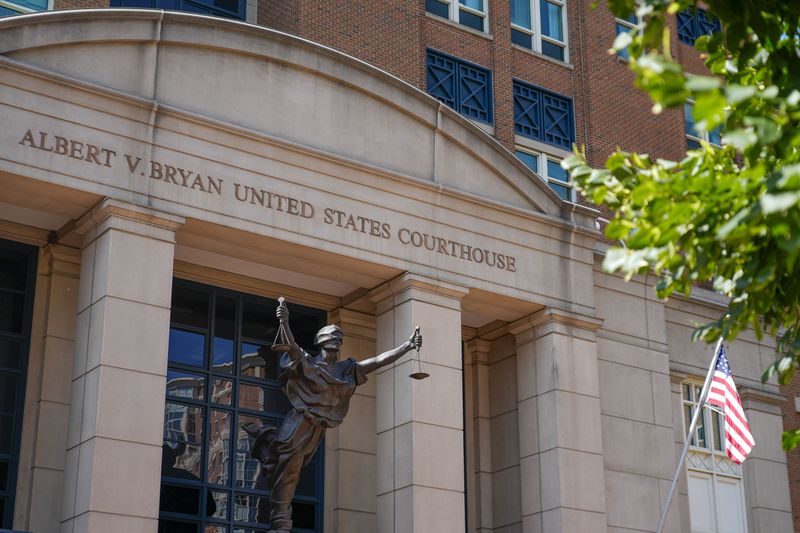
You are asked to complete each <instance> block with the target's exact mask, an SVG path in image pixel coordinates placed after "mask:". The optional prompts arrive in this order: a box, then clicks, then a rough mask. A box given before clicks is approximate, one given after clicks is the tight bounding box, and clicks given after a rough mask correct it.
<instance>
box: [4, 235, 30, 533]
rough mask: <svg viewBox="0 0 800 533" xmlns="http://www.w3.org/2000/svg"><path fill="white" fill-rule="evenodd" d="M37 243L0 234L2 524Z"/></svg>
mask: <svg viewBox="0 0 800 533" xmlns="http://www.w3.org/2000/svg"><path fill="white" fill-rule="evenodd" d="M37 253H38V249H37V248H35V247H33V246H28V245H23V244H18V243H14V242H11V241H5V240H0V528H4V529H5V528H7V529H11V525H12V522H13V519H14V496H15V494H16V488H17V471H18V467H19V446H20V434H21V432H22V408H23V403H24V399H25V377H26V371H27V366H28V348H29V345H30V336H31V317H32V312H33V290H34V284H35V282H36V258H37Z"/></svg>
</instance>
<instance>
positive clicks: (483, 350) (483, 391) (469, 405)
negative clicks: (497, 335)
mask: <svg viewBox="0 0 800 533" xmlns="http://www.w3.org/2000/svg"><path fill="white" fill-rule="evenodd" d="M491 347H492V343H491V342H489V341H486V340H483V339H472V340H470V341H468V342H467V343H466V346H465V348H466V349H465V350H464V356H465V357H464V359H465V365H464V387H465V389H466V390H465V394H464V399H465V402H464V403H465V405H464V408H465V409H466V412H467V416H466V418H465V421H466V428H465V431H466V437H467V438H466V442H467V455H466V462H467V464H466V467H467V487H466V489H467V531H475V532H477V533H484V532H489V531H491V530H492V527H493V521H492V447H491V444H492V440H491V422H492V420H491V412H490V410H489V350H490V349H491Z"/></svg>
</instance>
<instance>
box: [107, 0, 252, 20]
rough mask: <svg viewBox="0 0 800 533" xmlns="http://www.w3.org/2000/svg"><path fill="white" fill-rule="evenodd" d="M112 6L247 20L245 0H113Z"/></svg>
mask: <svg viewBox="0 0 800 533" xmlns="http://www.w3.org/2000/svg"><path fill="white" fill-rule="evenodd" d="M111 7H135V8H143V9H148V8H149V9H170V10H173V11H188V12H189V13H201V14H203V15H213V16H216V17H224V18H232V19H238V20H245V0H111Z"/></svg>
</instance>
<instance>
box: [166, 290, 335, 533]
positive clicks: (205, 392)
mask: <svg viewBox="0 0 800 533" xmlns="http://www.w3.org/2000/svg"><path fill="white" fill-rule="evenodd" d="M276 307H277V302H275V301H273V300H270V299H267V298H259V297H255V296H250V295H246V294H242V293H237V292H233V291H227V290H223V289H218V288H215V287H210V286H206V285H200V284H197V283H190V282H185V281H181V280H175V282H174V285H173V291H172V312H171V317H170V337H169V348H168V355H167V359H168V369H167V385H166V407H165V410H164V433H163V438H164V441H163V446H162V464H161V498H160V507H159V509H160V511H159V526H158V531H159V532H162V533H176V532H177V533H180V532H184V531H187V532H188V531H191V532H193V533H197V532H198V531H202V532H205V533H208V532H214V533H218V532H226V533H232V532H236V531H248V532H258V533H261V532H263V531H264V529H263V528H262V527H261V526H263V524H258V526H259V527H258V528H257V529H253V527H254V526H256V522H257V515H258V513H259V510H261V511H262V512H263V511H264V506H265V505H266V504H267V502H268V500H269V493H268V491H267V490H266V489H265V488H264V487H263V486H261V485H260V484H259V478H258V472H259V463H258V461H257V460H255V459H253V458H252V457H251V455H250V450H251V447H252V445H253V437H252V436H250V435H249V434H248V433H247V432H246V431H244V429H243V426H245V425H247V424H248V423H257V424H259V425H263V424H270V425H273V426H280V422H281V420H282V419H283V416H284V415H285V413H286V412H287V411H288V410H289V409H290V405H289V401H288V399H287V398H286V396H285V394H284V393H283V392H282V391H281V389H280V386H279V383H278V368H279V366H278V360H277V358H278V354H276V353H274V352H273V351H272V350H270V349H269V347H270V346H271V345H272V342H273V340H274V339H275V336H276V333H277V325H278V324H277V319H276V318H275V314H274V312H275V308H276ZM290 308H291V312H292V331H293V333H294V334H295V338H296V339H297V341H298V343H300V345H302V346H312V345H313V339H314V334H315V333H316V331H317V330H318V329H319V328H320V327H321V326H322V325H324V323H325V312H324V311H320V310H316V309H310V308H306V307H300V306H294V307H293V306H290ZM323 451H324V446H321V447H320V449H319V450H318V452H317V454H316V455H315V457H314V459H313V460H312V461H311V463H310V464H309V465H308V466H306V467H305V468H303V470H302V471H301V474H300V481H299V483H298V485H297V490H296V493H295V499H294V501H293V502H292V506H293V510H294V516H293V519H294V525H295V528H296V529H297V531H303V532H305V533H311V532H321V531H322V472H323V465H322V459H323Z"/></svg>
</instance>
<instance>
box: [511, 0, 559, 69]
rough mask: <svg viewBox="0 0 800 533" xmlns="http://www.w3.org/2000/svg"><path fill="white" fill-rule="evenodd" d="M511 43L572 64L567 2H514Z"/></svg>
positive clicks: (538, 0) (543, 0) (512, 0)
mask: <svg viewBox="0 0 800 533" xmlns="http://www.w3.org/2000/svg"><path fill="white" fill-rule="evenodd" d="M511 42H513V43H514V44H517V45H519V46H522V47H524V48H529V49H531V50H533V51H534V52H538V53H540V54H544V55H546V56H549V57H552V58H553V59H557V60H559V61H565V62H566V61H569V57H568V51H567V6H566V4H565V0H511Z"/></svg>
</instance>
